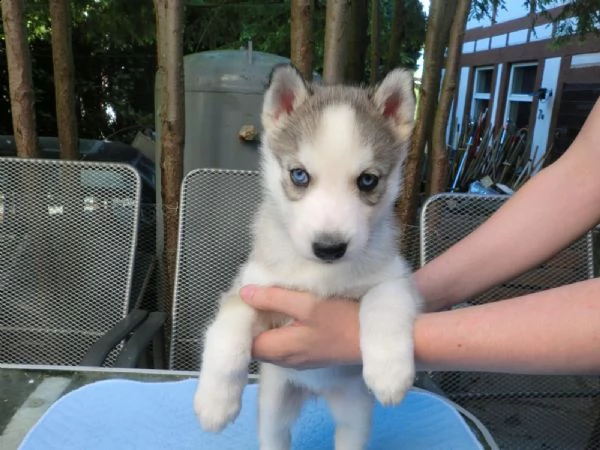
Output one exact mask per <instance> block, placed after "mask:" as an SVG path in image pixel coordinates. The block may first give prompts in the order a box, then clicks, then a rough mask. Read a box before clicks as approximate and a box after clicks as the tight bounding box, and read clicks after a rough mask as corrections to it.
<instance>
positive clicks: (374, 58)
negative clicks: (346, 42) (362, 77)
mask: <svg viewBox="0 0 600 450" xmlns="http://www.w3.org/2000/svg"><path fill="white" fill-rule="evenodd" d="M380 34H381V5H380V4H379V0H371V43H370V45H369V46H370V50H371V54H370V62H369V65H370V70H369V84H371V85H375V84H376V83H377V82H378V81H379V60H380V59H381V48H380V45H379V35H380Z"/></svg>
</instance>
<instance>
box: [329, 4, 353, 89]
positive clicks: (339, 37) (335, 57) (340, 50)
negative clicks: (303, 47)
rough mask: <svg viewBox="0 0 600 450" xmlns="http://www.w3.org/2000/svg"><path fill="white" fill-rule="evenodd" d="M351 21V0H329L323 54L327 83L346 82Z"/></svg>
mask: <svg viewBox="0 0 600 450" xmlns="http://www.w3.org/2000/svg"><path fill="white" fill-rule="evenodd" d="M349 22H350V0H327V12H326V19H325V51H324V56H323V82H324V83H326V84H338V83H343V82H344V69H345V67H346V61H347V57H348V31H349V30H348V28H349Z"/></svg>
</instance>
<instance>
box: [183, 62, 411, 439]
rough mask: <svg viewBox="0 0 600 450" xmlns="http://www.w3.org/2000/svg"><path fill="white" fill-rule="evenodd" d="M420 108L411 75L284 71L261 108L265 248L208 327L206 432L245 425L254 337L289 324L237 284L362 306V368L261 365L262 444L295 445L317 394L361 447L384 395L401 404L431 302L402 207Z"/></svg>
mask: <svg viewBox="0 0 600 450" xmlns="http://www.w3.org/2000/svg"><path fill="white" fill-rule="evenodd" d="M414 110H415V101H414V95H413V83H412V76H411V75H410V74H409V73H408V72H406V71H403V70H400V69H396V70H394V71H392V72H390V73H389V74H388V75H387V76H386V77H385V79H384V80H383V81H382V82H381V83H380V84H379V85H378V86H377V87H375V88H370V89H367V88H359V87H351V86H320V85H309V84H308V83H306V82H305V81H304V79H303V78H302V77H301V76H300V74H299V73H298V72H297V71H296V70H295V69H294V68H293V67H291V66H279V67H277V68H275V69H274V71H273V73H272V76H271V80H270V83H269V87H268V89H267V92H266V93H265V98H264V104H263V111H262V123H263V128H264V134H263V141H262V146H261V157H262V180H263V187H264V198H263V201H262V204H261V206H260V208H259V211H258V213H257V215H256V219H255V222H254V229H253V230H254V243H253V250H252V252H251V255H250V258H249V260H248V261H247V262H246V263H245V264H244V265H243V266H242V267H241V269H240V272H239V275H238V277H237V278H236V280H235V281H234V282H233V284H232V286H231V288H230V290H229V291H227V292H226V293H224V294H223V296H222V298H221V301H220V308H219V312H218V314H217V316H216V318H215V320H214V321H213V322H212V324H211V325H210V326H209V328H208V329H207V332H206V340H205V345H204V351H203V356H202V368H201V373H200V376H199V382H198V387H197V391H196V394H195V398H194V408H195V411H196V414H197V415H198V417H199V420H200V423H201V425H202V427H203V428H204V429H205V430H207V431H212V432H218V431H220V430H222V429H223V428H224V427H225V426H226V425H227V424H228V423H230V422H232V421H233V420H235V418H236V417H237V415H238V413H239V411H240V399H241V394H242V390H243V388H244V386H245V384H246V382H247V368H248V364H249V363H250V361H251V345H252V340H253V338H254V337H255V336H256V335H257V334H259V333H260V332H262V331H264V330H266V329H269V328H273V327H276V326H282V325H284V324H285V323H286V322H287V320H288V319H287V318H283V317H277V316H275V315H269V314H266V313H263V312H259V311H257V310H255V309H253V308H251V307H250V306H248V305H247V304H246V303H244V302H243V301H242V300H241V299H240V297H239V294H238V292H239V290H240V288H241V287H242V286H244V285H247V284H257V285H263V286H281V287H285V288H290V289H296V290H302V291H307V292H311V293H312V294H314V295H316V296H317V297H318V298H321V299H323V301H326V299H327V298H328V297H333V296H339V297H346V298H356V299H358V300H359V302H360V307H359V311H360V312H359V321H360V347H361V352H362V365H361V366H339V367H329V368H320V369H307V370H294V369H289V368H282V367H279V366H275V365H272V364H266V363H265V364H262V365H261V376H260V394H259V441H260V448H261V449H262V450H275V449H277V450H283V449H288V448H289V447H290V445H291V442H290V427H291V425H292V424H293V422H294V420H295V419H296V417H297V415H298V413H299V410H300V408H301V406H302V404H303V402H304V400H305V399H306V398H307V397H309V396H311V395H319V396H323V397H324V398H325V400H326V401H327V402H328V405H329V407H330V410H331V413H332V416H333V418H334V420H335V422H336V432H335V446H336V449H337V450H341V449H343V450H353V449H363V448H364V447H365V444H366V442H367V440H368V438H369V430H370V425H371V424H370V417H371V412H372V407H373V402H374V398H377V399H378V400H379V401H380V402H381V403H382V404H384V405H391V404H398V403H399V402H400V401H401V400H402V399H403V397H404V395H405V393H406V392H407V390H408V389H409V388H410V387H411V386H412V383H413V379H414V375H415V366H414V356H413V339H412V335H413V326H414V321H415V317H416V315H417V314H418V312H419V308H420V304H421V300H420V297H419V295H418V293H417V291H416V289H415V287H414V284H413V280H412V274H411V271H410V268H409V267H408V265H407V264H406V262H405V260H404V259H403V258H402V257H401V256H400V255H399V254H398V252H397V242H398V230H397V227H396V223H395V216H394V203H395V200H396V198H397V196H398V193H399V190H400V186H401V174H402V165H403V160H404V156H405V153H406V151H407V146H408V143H409V139H410V135H411V132H412V129H413V124H414ZM332 320H335V318H332Z"/></svg>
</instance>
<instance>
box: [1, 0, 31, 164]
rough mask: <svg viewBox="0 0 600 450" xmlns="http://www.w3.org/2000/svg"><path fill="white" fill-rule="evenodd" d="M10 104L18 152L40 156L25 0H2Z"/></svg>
mask: <svg viewBox="0 0 600 450" xmlns="http://www.w3.org/2000/svg"><path fill="white" fill-rule="evenodd" d="M0 6H1V7H2V25H3V27H4V36H5V45H6V60H7V64H8V84H9V89H10V108H11V113H12V122H13V129H14V135H15V143H16V145H17V156H19V157H21V158H35V157H37V156H38V153H39V152H38V148H39V145H38V137H37V127H36V119H35V94H34V90H33V81H32V76H31V54H30V52H29V45H28V43H27V29H26V28H25V13H24V6H25V2H24V0H2V1H0Z"/></svg>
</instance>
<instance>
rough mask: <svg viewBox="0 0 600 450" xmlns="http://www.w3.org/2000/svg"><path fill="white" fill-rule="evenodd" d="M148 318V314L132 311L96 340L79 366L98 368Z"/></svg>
mask: <svg viewBox="0 0 600 450" xmlns="http://www.w3.org/2000/svg"><path fill="white" fill-rule="evenodd" d="M146 317H148V312H147V311H144V310H141V309H134V310H133V311H131V312H130V313H129V314H128V315H127V317H125V318H124V319H122V320H120V321H119V322H117V324H116V325H115V326H114V327H112V328H111V329H110V330H109V331H107V332H106V333H105V334H104V335H103V336H102V337H101V338H100V339H98V340H97V341H96V342H95V343H94V344H93V345H92V346H91V347H90V348H89V350H88V351H87V353H86V354H85V356H84V357H83V358H82V360H81V362H80V363H79V365H81V366H92V367H100V366H101V365H102V363H103V362H104V360H105V359H106V357H107V356H108V354H109V353H110V352H111V350H112V349H113V348H114V347H115V346H116V345H118V344H119V342H121V341H122V340H124V339H125V338H126V337H127V336H128V335H129V334H130V333H131V332H132V331H133V330H134V329H136V328H137V327H138V326H139V325H140V324H141V323H142V322H143V321H144V319H146Z"/></svg>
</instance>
